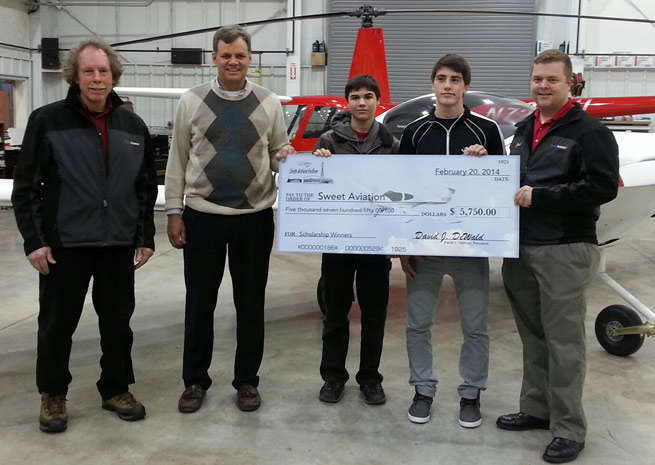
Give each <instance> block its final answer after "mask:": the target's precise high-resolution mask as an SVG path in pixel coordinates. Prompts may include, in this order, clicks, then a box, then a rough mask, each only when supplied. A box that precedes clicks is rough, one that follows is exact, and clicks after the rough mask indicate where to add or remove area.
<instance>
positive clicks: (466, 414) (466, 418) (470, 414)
mask: <svg viewBox="0 0 655 465" xmlns="http://www.w3.org/2000/svg"><path fill="white" fill-rule="evenodd" d="M459 424H460V426H462V427H464V428H477V427H478V426H480V425H481V424H482V415H480V393H479V392H478V397H476V398H475V399H465V398H463V397H462V399H461V400H460V401H459Z"/></svg>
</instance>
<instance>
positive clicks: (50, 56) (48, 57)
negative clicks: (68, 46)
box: [41, 37, 59, 69]
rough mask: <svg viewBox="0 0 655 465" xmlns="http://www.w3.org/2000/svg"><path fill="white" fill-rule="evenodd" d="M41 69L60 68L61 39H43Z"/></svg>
mask: <svg viewBox="0 0 655 465" xmlns="http://www.w3.org/2000/svg"><path fill="white" fill-rule="evenodd" d="M41 68H44V69H58V68H59V39H56V38H54V39H53V38H48V37H42V38H41Z"/></svg>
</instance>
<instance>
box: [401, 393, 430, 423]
mask: <svg viewBox="0 0 655 465" xmlns="http://www.w3.org/2000/svg"><path fill="white" fill-rule="evenodd" d="M431 406H432V397H429V396H424V395H423V394H419V393H418V392H417V393H416V394H415V395H414V400H413V401H412V405H411V406H410V407H409V411H408V412H407V418H409V421H411V422H412V423H427V422H428V421H430V407H431Z"/></svg>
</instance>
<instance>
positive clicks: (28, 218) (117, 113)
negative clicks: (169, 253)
mask: <svg viewBox="0 0 655 465" xmlns="http://www.w3.org/2000/svg"><path fill="white" fill-rule="evenodd" d="M79 92H80V91H79V87H77V86H74V87H71V88H70V89H69V91H68V95H67V97H66V99H65V100H60V101H58V102H55V103H51V104H49V105H45V106H43V107H41V108H38V109H36V110H34V111H33V112H32V114H31V115H30V118H29V121H28V123H27V129H26V131H25V137H24V142H23V146H22V149H21V153H20V156H19V159H18V166H17V170H16V176H15V179H14V188H13V192H12V196H11V201H12V204H13V207H14V213H15V216H16V222H17V223H18V228H19V230H20V232H21V234H22V236H23V239H24V241H25V243H24V249H25V253H26V254H30V253H31V252H33V251H34V250H36V249H39V248H41V247H45V246H50V247H107V246H134V247H148V248H151V249H154V247H155V243H154V234H155V225H154V221H153V209H154V204H155V200H156V198H157V181H156V174H155V169H154V157H153V152H152V148H151V142H150V134H149V133H148V128H147V127H146V125H145V123H144V122H143V121H142V120H141V118H139V117H138V116H137V115H136V114H134V113H133V112H131V111H129V110H127V109H125V108H123V107H122V106H121V105H122V104H123V101H122V100H121V99H120V97H119V96H118V95H116V93H114V92H111V93H110V95H109V98H110V99H111V102H112V106H113V107H112V110H111V111H110V113H109V114H108V115H107V138H108V156H107V160H108V162H107V163H105V160H104V155H103V150H102V146H101V141H100V136H99V135H98V133H97V131H96V129H95V126H94V125H93V122H92V121H91V119H90V118H89V116H88V115H87V114H86V112H85V111H84V109H83V108H82V105H81V104H80V102H79V100H78V94H79Z"/></svg>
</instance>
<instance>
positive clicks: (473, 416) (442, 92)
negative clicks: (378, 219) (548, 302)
mask: <svg viewBox="0 0 655 465" xmlns="http://www.w3.org/2000/svg"><path fill="white" fill-rule="evenodd" d="M431 79H432V88H433V89H434V93H435V96H436V98H437V104H436V107H435V110H434V112H430V113H429V114H427V115H425V116H423V117H421V118H419V119H417V120H416V121H413V122H412V123H410V124H409V125H408V126H407V127H406V128H405V130H404V131H403V135H402V138H401V140H400V153H406V154H427V155H429V154H445V155H473V156H482V155H487V154H491V155H504V153H505V147H504V145H503V136H502V134H501V132H500V128H499V127H498V125H497V124H496V123H495V122H494V121H492V120H490V119H488V118H485V117H483V116H481V115H477V114H474V113H471V111H470V110H469V109H468V108H466V107H465V106H464V100H463V99H464V94H465V93H466V91H467V90H468V88H469V85H470V83H471V69H470V67H469V65H468V63H467V62H466V60H465V59H464V58H462V57H460V56H458V55H446V56H444V57H443V58H441V59H440V60H439V61H438V62H437V63H436V64H435V65H434V67H433V68H432V77H431ZM400 263H401V265H402V268H403V271H404V272H405V275H406V277H407V354H408V356H409V368H410V376H409V383H410V385H412V386H414V389H415V391H416V393H415V395H414V400H413V401H412V405H411V406H410V408H409V411H408V412H407V416H408V418H409V420H410V421H412V422H414V423H426V422H428V421H429V420H430V407H431V406H432V400H433V399H434V396H435V394H436V391H437V378H436V376H435V375H434V373H433V369H432V342H431V339H432V333H431V330H432V323H433V321H434V313H435V311H436V307H437V302H438V301H439V290H440V288H441V283H442V281H443V277H444V275H446V274H448V275H450V276H451V277H452V278H453V281H454V282H455V290H456V292H457V305H458V307H459V315H460V322H461V326H462V334H463V337H464V340H463V343H462V349H461V355H460V359H459V372H460V376H461V377H462V378H463V382H462V384H460V385H459V387H458V389H457V392H458V393H459V396H460V398H461V400H460V413H459V424H460V425H461V426H462V427H464V428H476V427H478V426H480V425H481V424H482V416H481V414H480V391H481V390H484V389H485V388H486V383H487V375H488V371H489V335H488V332H487V315H488V312H489V260H488V259H487V258H485V257H409V256H401V257H400Z"/></svg>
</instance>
